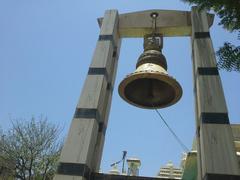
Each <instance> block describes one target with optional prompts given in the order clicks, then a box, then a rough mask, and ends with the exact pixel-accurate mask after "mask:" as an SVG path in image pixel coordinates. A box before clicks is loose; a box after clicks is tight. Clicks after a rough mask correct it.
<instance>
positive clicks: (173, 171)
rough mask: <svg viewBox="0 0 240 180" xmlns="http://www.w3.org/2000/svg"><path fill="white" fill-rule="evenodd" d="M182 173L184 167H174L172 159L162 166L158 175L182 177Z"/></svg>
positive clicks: (174, 177)
mask: <svg viewBox="0 0 240 180" xmlns="http://www.w3.org/2000/svg"><path fill="white" fill-rule="evenodd" d="M182 174H183V170H182V168H178V167H174V165H173V163H172V162H171V161H170V162H168V163H167V164H166V166H163V167H161V168H160V171H159V173H158V175H157V177H158V178H164V179H182Z"/></svg>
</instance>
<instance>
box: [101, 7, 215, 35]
mask: <svg viewBox="0 0 240 180" xmlns="http://www.w3.org/2000/svg"><path fill="white" fill-rule="evenodd" d="M152 12H157V13H158V18H157V24H156V25H157V33H161V34H163V36H166V37H171V36H191V34H192V30H191V29H192V27H191V26H192V22H191V12H190V11H175V10H159V9H152V10H146V11H138V12H133V13H126V14H120V15H119V26H118V28H119V29H118V30H119V35H120V37H121V38H136V37H143V36H144V35H145V34H147V33H151V32H152V18H151V17H150V14H151V13H152ZM213 20H214V15H213V14H208V24H209V26H211V25H212V24H213ZM102 21H103V18H102V17H101V18H98V24H99V26H100V27H101V25H102Z"/></svg>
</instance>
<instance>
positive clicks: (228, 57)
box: [182, 0, 240, 72]
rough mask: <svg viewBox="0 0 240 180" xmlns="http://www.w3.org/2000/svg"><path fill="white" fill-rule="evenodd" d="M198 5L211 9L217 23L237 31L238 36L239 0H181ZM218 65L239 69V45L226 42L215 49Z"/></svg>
mask: <svg viewBox="0 0 240 180" xmlns="http://www.w3.org/2000/svg"><path fill="white" fill-rule="evenodd" d="M182 1H184V2H188V3H190V4H195V5H197V6H199V8H200V9H207V10H213V11H214V12H215V13H216V14H217V15H218V16H219V17H220V19H221V20H220V23H219V25H223V27H224V28H225V29H227V30H228V31H230V32H234V31H235V32H238V33H239V35H238V36H239V37H238V38H240V0H182ZM217 57H218V67H219V68H220V69H225V70H227V71H239V72H240V68H239V62H240V60H239V57H240V47H239V46H237V47H236V46H234V45H232V44H230V43H228V42H226V43H224V46H223V47H220V49H219V50H218V51H217Z"/></svg>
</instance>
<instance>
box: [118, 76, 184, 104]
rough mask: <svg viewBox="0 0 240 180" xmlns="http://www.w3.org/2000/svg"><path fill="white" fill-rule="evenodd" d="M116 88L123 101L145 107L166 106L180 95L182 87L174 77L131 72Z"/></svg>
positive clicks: (175, 100)
mask: <svg viewBox="0 0 240 180" xmlns="http://www.w3.org/2000/svg"><path fill="white" fill-rule="evenodd" d="M118 90H119V94H120V96H121V97H122V98H123V99H124V100H125V101H127V102H128V103H130V104H132V105H134V106H137V107H141V108H146V109H154V108H164V107H168V106H170V105H172V104H175V103H176V102H177V101H178V100H179V99H180V98H181V96H182V88H181V86H180V85H179V83H178V82H177V81H176V80H175V79H173V78H172V77H170V76H168V75H164V74H155V73H140V74H132V75H130V76H128V77H127V78H125V79H124V80H123V81H122V82H121V83H120V85H119V89H118Z"/></svg>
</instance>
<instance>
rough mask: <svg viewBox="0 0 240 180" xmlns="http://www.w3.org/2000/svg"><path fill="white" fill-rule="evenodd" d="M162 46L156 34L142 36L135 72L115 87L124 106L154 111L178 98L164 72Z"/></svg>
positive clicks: (178, 89) (177, 89)
mask: <svg viewBox="0 0 240 180" xmlns="http://www.w3.org/2000/svg"><path fill="white" fill-rule="evenodd" d="M162 46H163V38H162V36H161V35H160V34H148V35H145V36H144V52H143V53H142V54H141V55H140V57H139V58H138V62H137V65H136V70H135V71H134V72H133V73H131V74H129V75H127V77H126V78H125V79H124V80H123V81H122V82H121V83H120V85H119V88H118V92H119V94H120V96H121V97H122V98H123V99H124V100H125V101H127V102H128V103H130V104H132V105H134V106H137V107H140V108H146V109H154V108H164V107H168V106H170V105H173V104H175V103H176V102H177V101H178V100H179V99H180V98H181V96H182V88H181V86H180V84H179V83H178V82H177V81H176V80H175V79H174V78H173V77H171V76H169V75H168V73H167V62H166V58H165V57H164V55H163V54H162V52H161V50H162Z"/></svg>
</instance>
